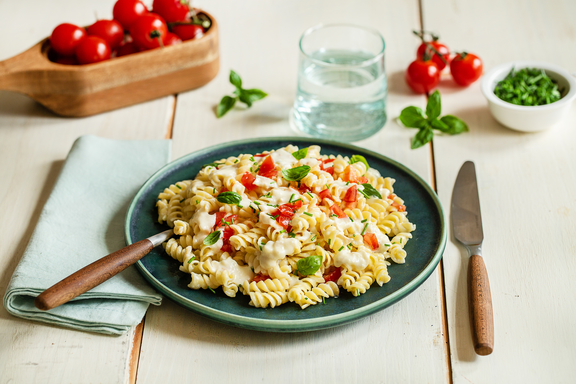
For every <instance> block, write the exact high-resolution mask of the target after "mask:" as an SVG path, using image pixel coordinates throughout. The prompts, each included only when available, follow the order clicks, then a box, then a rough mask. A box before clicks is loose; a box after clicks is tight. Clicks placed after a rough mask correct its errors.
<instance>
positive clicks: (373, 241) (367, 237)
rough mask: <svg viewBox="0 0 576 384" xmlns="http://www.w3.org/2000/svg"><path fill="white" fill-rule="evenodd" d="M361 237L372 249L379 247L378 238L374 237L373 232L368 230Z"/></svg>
mask: <svg viewBox="0 0 576 384" xmlns="http://www.w3.org/2000/svg"><path fill="white" fill-rule="evenodd" d="M363 237H364V241H365V242H366V244H368V245H369V246H370V248H372V250H373V251H375V250H377V249H378V248H380V244H378V238H377V237H376V234H375V233H371V232H368V233H365V234H364V236H363Z"/></svg>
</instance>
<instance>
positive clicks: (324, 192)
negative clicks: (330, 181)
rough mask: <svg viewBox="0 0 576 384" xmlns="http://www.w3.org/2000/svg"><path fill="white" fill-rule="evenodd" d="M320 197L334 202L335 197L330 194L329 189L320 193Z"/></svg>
mask: <svg viewBox="0 0 576 384" xmlns="http://www.w3.org/2000/svg"><path fill="white" fill-rule="evenodd" d="M318 196H320V198H321V199H322V200H323V199H330V200H334V197H332V194H331V193H330V190H329V189H325V190H323V191H320V193H319V194H318Z"/></svg>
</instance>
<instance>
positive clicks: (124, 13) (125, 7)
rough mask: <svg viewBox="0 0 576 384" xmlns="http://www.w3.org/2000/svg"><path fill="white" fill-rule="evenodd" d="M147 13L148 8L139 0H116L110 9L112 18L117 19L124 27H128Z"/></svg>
mask: <svg viewBox="0 0 576 384" xmlns="http://www.w3.org/2000/svg"><path fill="white" fill-rule="evenodd" d="M147 13H148V9H147V8H146V6H145V5H144V3H142V2H141V1H139V0H118V1H117V2H116V4H114V9H113V11H112V14H113V15H114V20H118V22H119V23H120V24H121V25H122V27H124V29H130V26H131V25H132V23H134V22H135V21H136V19H138V18H139V17H140V16H143V15H145V14H147Z"/></svg>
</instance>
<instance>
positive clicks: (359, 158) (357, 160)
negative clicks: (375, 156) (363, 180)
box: [350, 155, 370, 169]
mask: <svg viewBox="0 0 576 384" xmlns="http://www.w3.org/2000/svg"><path fill="white" fill-rule="evenodd" d="M354 163H364V165H365V166H366V169H368V168H370V166H369V165H368V162H367V161H366V159H365V158H364V156H361V155H353V156H352V157H351V158H350V164H354Z"/></svg>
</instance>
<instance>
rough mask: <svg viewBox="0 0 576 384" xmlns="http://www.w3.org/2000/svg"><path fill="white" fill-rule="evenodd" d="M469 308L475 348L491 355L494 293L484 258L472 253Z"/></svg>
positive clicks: (492, 348)
mask: <svg viewBox="0 0 576 384" xmlns="http://www.w3.org/2000/svg"><path fill="white" fill-rule="evenodd" d="M468 309H469V311H470V326H471V327H472V341H473V343H474V350H475V351H476V353H477V354H479V355H482V356H485V355H489V354H491V353H492V351H493V350H494V318H493V315H492V295H491V294H490V283H489V281H488V273H487V272H486V266H485V265H484V259H482V256H479V255H472V256H471V257H470V259H469V262H468Z"/></svg>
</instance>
